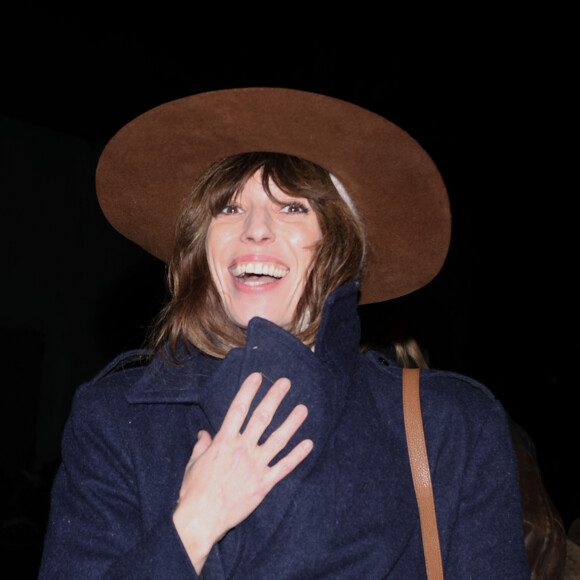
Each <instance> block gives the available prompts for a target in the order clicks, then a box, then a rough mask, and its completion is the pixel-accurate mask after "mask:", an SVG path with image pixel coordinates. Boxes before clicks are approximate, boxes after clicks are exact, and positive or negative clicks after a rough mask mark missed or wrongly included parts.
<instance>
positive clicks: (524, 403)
mask: <svg viewBox="0 0 580 580" xmlns="http://www.w3.org/2000/svg"><path fill="white" fill-rule="evenodd" d="M351 8H352V7H351ZM411 8H412V10H410V14H407V15H395V14H393V12H392V11H387V12H384V13H382V14H377V13H375V12H374V11H373V10H370V9H368V10H364V11H363V9H362V7H361V8H360V10H359V12H358V13H355V14H352V13H344V14H341V13H340V11H338V10H337V9H335V10H334V11H333V13H332V14H323V13H320V14H318V15H314V14H312V13H311V12H310V10H308V8H307V7H302V6H299V5H294V6H285V7H284V8H272V9H268V10H266V9H258V8H251V9H250V8H249V7H245V8H244V9H243V10H239V11H238V12H234V11H232V9H231V8H227V9H226V8H225V7H220V8H219V9H218V10H215V11H211V10H209V9H207V8H203V9H202V8H199V7H195V8H191V9H190V11H189V12H184V11H183V10H181V9H178V8H177V7H172V6H169V5H168V6H164V7H162V8H161V9H162V12H159V7H158V9H157V11H153V10H151V11H150V13H145V14H144V13H143V9H141V11H140V12H133V13H129V12H127V13H126V14H119V13H118V7H116V8H115V9H111V8H105V7H104V6H101V5H100V6H93V7H90V8H87V9H86V12H85V13H83V14H76V13H74V12H71V11H67V12H64V11H62V12H60V11H59V10H58V9H55V8H54V7H53V6H51V7H43V8H34V7H31V6H28V5H25V6H24V8H23V9H22V10H21V11H20V13H18V14H15V13H10V14H8V13H5V17H4V19H3V22H2V24H1V26H2V29H3V31H2V35H1V39H0V42H1V45H0V48H1V50H2V53H1V54H2V71H1V79H0V83H1V87H2V88H1V91H0V92H1V101H0V102H1V109H0V138H1V139H0V142H1V147H2V154H1V166H0V167H1V171H0V187H1V196H2V197H1V199H2V210H3V211H2V228H1V232H0V235H1V236H2V238H1V240H0V241H1V244H2V249H3V259H2V262H1V275H2V278H1V280H2V293H1V295H0V297H1V300H0V308H1V310H0V329H1V334H0V336H1V340H2V344H1V349H0V352H2V357H3V369H4V381H3V391H2V393H3V403H2V405H1V407H0V409H1V410H0V413H1V428H2V496H3V502H2V530H1V533H2V543H3V551H4V554H5V555H6V556H8V557H9V558H11V559H15V560H17V561H18V565H19V567H20V568H21V571H22V574H23V575H25V574H27V573H29V574H30V576H31V577H34V575H35V570H36V566H37V563H38V555H39V553H40V547H41V542H42V536H43V532H44V524H45V518H46V511H47V507H48V491H49V488H50V483H51V481H52V476H53V474H54V469H55V466H56V465H57V463H58V454H59V450H58V447H59V440H60V434H61V431H62V427H63V423H64V421H65V419H66V416H67V413H68V410H69V405H70V399H71V396H72V394H73V392H74V390H75V388H76V387H77V386H78V384H80V383H81V382H82V381H84V380H87V379H88V378H90V377H91V376H92V375H93V374H94V373H95V372H97V371H98V370H99V369H100V368H101V367H102V366H103V365H104V364H105V363H106V362H107V361H108V360H109V359H110V358H111V357H113V356H114V355H116V354H117V353H119V352H122V351H123V350H125V349H127V348H132V347H138V346H140V344H141V342H142V340H143V338H144V336H145V331H146V327H147V324H148V323H149V321H150V320H151V317H152V316H153V315H154V314H155V312H156V311H157V310H158V308H159V306H160V304H161V303H162V301H163V298H164V290H163V276H164V270H163V265H162V264H160V263H158V262H157V261H156V260H155V259H153V258H151V257H149V256H148V255H147V254H145V253H144V252H143V251H142V250H140V249H139V248H137V247H135V246H134V245H133V244H131V243H130V242H128V241H126V240H125V239H124V238H122V237H121V236H120V235H119V234H117V233H116V232H115V231H114V230H113V229H112V228H111V227H110V226H109V225H108V224H107V222H106V221H105V219H104V218H103V216H102V214H101V213H100V210H99V208H98V204H97V201H96V198H95V194H94V182H93V179H94V169H95V165H96V162H97V159H98V155H99V152H100V150H101V149H102V147H103V146H104V144H105V143H106V141H107V140H108V139H109V138H110V137H111V136H112V135H113V134H114V133H115V132H116V131H117V130H118V129H119V128H120V127H121V126H122V125H124V124H125V123H126V122H128V121H129V120H131V119H132V118H134V117H135V116H137V115H138V114H140V113H142V112H144V111H146V110H148V109H149V108H151V107H153V106H156V105H158V104H161V103H163V102H165V101H168V100H171V99H174V98H179V97H183V96H186V95H189V94H193V93H196V92H201V91H205V90H212V89H221V88H231V87H234V86H266V85H268V86H283V87H290V88H297V89H304V90H311V91H315V92H320V93H324V94H328V95H331V96H335V97H339V98H344V99H347V100H351V101H353V102H355V103H357V104H359V105H362V106H365V107H367V108H369V109H371V110H373V111H375V112H377V113H379V114H382V115H384V116H386V117H387V118H389V119H390V120H392V121H393V122H395V123H397V124H398V125H399V126H401V127H402V128H403V129H405V130H406V131H408V132H409V133H410V134H411V135H412V136H413V137H415V138H416V139H417V140H418V141H419V142H420V143H421V144H422V145H423V147H424V148H425V149H426V150H427V151H428V152H429V154H430V155H431V156H432V157H433V159H434V160H435V162H436V163H437V165H438V166H439V168H440V170H441V173H442V174H443V177H444V179H445V181H446V183H447V186H448V190H449V195H450V198H451V206H452V211H453V216H454V230H453V239H452V244H451V249H450V253H449V257H448V260H447V262H446V264H445V266H444V268H443V270H442V272H441V274H440V275H439V276H438V277H437V278H436V279H435V281H434V282H432V283H431V284H430V285H428V286H427V287H426V288H424V289H422V290H420V291H419V292H416V293H415V294H413V295H411V296H409V297H405V298H401V299H398V300H395V301H393V302H392V303H389V304H385V305H375V306H369V307H363V308H361V315H362V319H363V329H364V332H365V336H366V337H367V338H369V339H371V338H375V337H379V338H381V337H383V336H387V335H388V334H389V333H390V332H391V331H392V329H393V328H399V327H401V326H404V327H405V328H406V330H408V331H409V332H411V333H412V334H413V335H414V336H415V337H416V338H417V339H418V340H419V342H420V344H421V346H422V347H423V348H424V349H425V351H426V353H427V354H428V356H429V360H430V363H431V365H432V366H435V367H440V368H446V369H449V370H454V371H459V372H463V373H466V374H468V375H471V376H473V377H475V378H477V379H479V380H481V381H482V382H484V383H485V384H487V385H488V386H489V387H490V388H491V390H492V391H493V392H494V393H495V395H496V396H497V397H498V398H499V399H500V400H501V401H502V402H503V404H504V406H505V407H506V409H507V411H508V413H509V414H510V415H511V416H512V417H513V418H514V419H515V420H516V421H517V422H518V423H519V424H520V425H521V426H522V427H523V428H524V429H525V430H526V431H527V432H528V433H529V434H530V435H531V437H532V439H533V441H534V443H535V445H536V448H537V451H538V459H539V463H540V466H541V469H542V473H543V477H544V482H545V484H546V487H547V488H548V490H549V492H550V493H551V495H552V498H553V500H554V502H555V503H556V506H557V507H558V509H559V510H560V512H561V514H562V516H563V518H564V521H565V524H566V525H569V524H570V522H571V521H572V520H573V519H574V518H576V517H578V516H579V515H580V498H579V495H580V494H579V493H578V490H577V487H576V486H575V485H574V483H573V481H574V475H575V473H576V471H577V464H578V460H577V456H578V453H577V447H578V435H577V433H578V428H577V423H576V421H577V417H578V404H577V396H576V393H577V391H578V382H577V380H576V375H575V363H576V361H577V352H578V347H579V341H578V337H577V325H578V309H577V305H576V293H577V292H576V280H575V270H576V268H577V257H576V256H577V242H576V239H575V230H574V222H575V221H576V220H575V219H574V217H575V216H574V212H575V211H576V207H575V203H574V202H575V199H574V198H575V197H576V195H577V184H576V182H575V180H574V181H572V178H571V177H570V175H571V172H570V171H569V167H570V166H571V165H572V163H577V162H576V159H575V158H573V155H572V151H573V148H575V145H576V143H575V138H576V132H575V129H574V128H573V125H574V117H573V114H574V113H575V111H574V110H573V109H572V102H573V100H574V99H573V97H574V92H573V90H574V89H573V77H574V76H575V75H576V74H577V70H576V69H577V66H576V63H575V60H574V53H573V49H574V48H575V46H574V43H573V38H572V37H571V36H570V32H569V30H568V22H570V20H571V16H570V15H569V14H567V13H565V12H559V11H558V9H557V8H553V9H551V11H550V12H549V13H546V12H542V11H539V10H538V12H530V11H529V9H528V12H526V13H525V14H523V13H519V12H516V11H514V12H513V13H508V12H506V9H505V8H504V9H502V10H501V11H499V10H498V11H494V10H493V9H492V8H490V7H488V8H487V9H486V10H487V11H483V10H482V11H477V10H476V9H474V10H473V12H472V13H470V14H468V13H466V12H457V11H456V12H453V13H449V14H443V13H441V12H440V11H439V12H437V13H426V12H425V11H424V10H420V9H419V8H415V7H411ZM22 577H24V576H22Z"/></svg>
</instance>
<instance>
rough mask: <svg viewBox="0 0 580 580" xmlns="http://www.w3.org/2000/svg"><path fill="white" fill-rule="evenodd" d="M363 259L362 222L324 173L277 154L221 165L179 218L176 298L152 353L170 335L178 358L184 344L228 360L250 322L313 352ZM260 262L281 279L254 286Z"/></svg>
mask: <svg viewBox="0 0 580 580" xmlns="http://www.w3.org/2000/svg"><path fill="white" fill-rule="evenodd" d="M291 210H292V211H291ZM363 257H364V233H363V229H362V225H361V223H360V221H359V220H358V218H357V217H356V216H355V214H354V213H353V212H352V210H351V209H350V207H349V206H348V204H347V203H346V202H345V201H344V200H343V198H342V197H341V195H340V194H339V192H338V191H337V189H336V187H335V185H334V183H333V181H332V180H331V178H330V176H329V174H328V172H327V171H326V170H324V169H322V168H321V167H319V166H317V165H316V164H314V163H311V162H308V161H305V160H302V159H298V158H296V157H293V156H288V155H281V154H272V153H251V154H241V155H236V156H232V157H228V158H226V159H223V160H220V161H219V162H218V163H216V164H214V165H212V166H211V167H210V168H209V169H208V170H207V171H206V172H205V173H204V175H203V176H202V178H201V179H200V180H199V182H198V183H197V185H196V187H195V188H194V190H193V193H192V194H191V196H190V197H189V198H188V200H187V201H186V203H185V204H184V207H183V211H182V213H181V217H180V218H179V220H178V222H177V226H176V243H175V252H174V257H173V259H172V260H171V262H170V264H169V274H170V279H171V288H172V290H173V292H172V299H171V301H170V302H169V304H168V305H167V307H166V308H165V310H164V311H163V312H162V314H161V318H160V321H159V325H158V328H157V332H156V338H155V340H154V344H153V348H154V349H156V348H158V347H160V346H161V345H162V344H163V343H164V342H165V340H166V339H167V338H169V339H170V341H171V345H172V351H173V353H174V355H175V356H176V353H177V342H178V340H182V339H185V340H186V341H189V342H191V343H192V344H194V345H195V346H197V347H198V348H199V349H200V350H202V351H203V352H206V353H207V354H210V355H213V356H218V357H223V356H225V355H226V354H227V352H229V350H230V349H231V348H233V347H236V346H243V345H244V344H245V340H246V332H245V328H246V327H247V324H248V322H249V320H250V319H251V318H252V317H253V316H262V317H263V318H266V319H268V320H271V321H272V322H274V323H276V324H278V325H279V326H282V327H285V328H288V329H289V330H290V331H291V332H293V333H294V334H296V336H298V337H299V338H300V339H301V340H302V341H303V342H304V343H305V344H307V345H308V346H311V345H312V344H313V343H314V340H315V338H316V333H317V331H318V326H319V325H320V319H321V316H322V306H323V305H324V302H325V300H326V298H327V296H328V295H329V294H330V292H331V291H332V290H334V289H335V288H338V287H339V286H341V285H343V284H345V283H347V282H352V281H354V280H355V279H356V278H357V277H358V276H359V275H360V273H361V269H362V265H363ZM313 263H316V264H317V268H315V269H314V268H312V264H313ZM263 264H267V265H268V266H267V267H268V269H269V270H270V271H271V273H272V277H273V278H275V281H274V280H269V283H268V284H263V281H262V280H259V281H256V278H257V275H259V276H260V278H262V277H263V276H264V271H263V268H264V266H263ZM250 270H251V272H250ZM258 270H261V272H259V271H258ZM250 273H251V274H254V276H253V279H252V278H251V277H250V276H249V274H250ZM242 274H243V278H242V277H241V275H242ZM256 282H259V283H258V284H256Z"/></svg>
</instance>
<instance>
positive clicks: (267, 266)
mask: <svg viewBox="0 0 580 580" xmlns="http://www.w3.org/2000/svg"><path fill="white" fill-rule="evenodd" d="M230 272H231V273H232V275H233V276H235V277H238V276H243V275H244V274H257V275H260V276H272V277H273V278H282V277H284V276H286V274H287V273H288V268H284V267H283V266H279V265H278V264H272V263H269V262H247V263H239V264H236V265H235V266H232V267H231V268H230Z"/></svg>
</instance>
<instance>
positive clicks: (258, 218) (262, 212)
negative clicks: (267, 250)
mask: <svg viewBox="0 0 580 580" xmlns="http://www.w3.org/2000/svg"><path fill="white" fill-rule="evenodd" d="M275 237H276V236H275V234H274V230H273V227H272V218H271V216H270V215H269V213H268V210H267V209H266V208H253V209H252V210H251V211H249V212H248V214H247V216H246V220H245V222H244V229H243V232H242V240H243V241H245V242H253V243H255V244H264V243H269V242H273V241H274V239H275Z"/></svg>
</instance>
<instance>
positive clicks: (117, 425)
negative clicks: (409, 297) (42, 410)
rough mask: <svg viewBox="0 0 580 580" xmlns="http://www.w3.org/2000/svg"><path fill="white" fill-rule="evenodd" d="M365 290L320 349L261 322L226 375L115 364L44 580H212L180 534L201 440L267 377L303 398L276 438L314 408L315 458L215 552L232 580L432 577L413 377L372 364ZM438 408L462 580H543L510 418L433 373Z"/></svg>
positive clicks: (91, 399) (85, 406)
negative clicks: (409, 382)
mask: <svg viewBox="0 0 580 580" xmlns="http://www.w3.org/2000/svg"><path fill="white" fill-rule="evenodd" d="M356 299H357V287H356V286H355V285H350V286H345V287H343V288H340V289H339V290H337V291H336V292H334V293H333V294H332V295H331V297H330V298H329V300H328V302H327V304H326V306H325V311H324V316H323V321H322V325H321V328H320V331H319V334H318V337H317V341H316V348H315V349H314V351H312V350H311V349H309V348H307V347H305V346H304V345H303V344H302V343H301V342H300V341H298V340H297V339H296V338H295V337H294V336H292V335H291V334H289V333H288V332H286V331H285V330H283V329H281V328H280V327H278V326H276V325H274V324H272V323H270V322H268V321H266V320H263V319H260V318H255V319H253V320H252V321H251V322H250V325H249V328H248V340H247V346H246V348H243V349H241V348H240V349H234V350H232V351H231V352H230V353H229V355H228V356H227V357H226V358H225V359H224V360H216V359H213V358H210V357H207V356H205V355H203V354H201V353H199V352H197V351H194V352H193V353H191V354H190V355H189V356H188V357H187V359H186V360H185V362H184V364H183V365H182V366H179V367H178V366H175V365H170V364H167V363H166V362H164V359H163V357H161V356H158V357H157V358H156V359H154V361H153V362H152V363H151V364H150V365H148V366H145V367H137V368H135V367H131V365H127V362H128V361H130V360H131V356H124V357H121V359H119V360H117V361H115V362H114V363H113V364H112V365H111V366H109V367H108V368H107V369H105V371H103V372H102V373H101V374H100V375H99V376H97V377H96V378H95V379H94V380H92V381H90V382H89V383H87V384H85V385H83V386H81V387H80V388H79V390H78V392H77V393H76V396H75V400H74V405H73V409H72V412H71V416H70V418H69V421H68V424H67V427H66V430H65V434H64V437H63V443H62V454H63V461H62V466H61V468H60V470H59V473H58V475H57V478H56V480H55V484H54V488H53V493H52V507H51V516H50V522H49V529H48V532H47V536H46V542H45V549H44V555H43V561H42V567H41V572H40V578H42V579H45V578H58V579H60V580H62V579H64V578H79V579H83V580H86V579H90V578H110V579H112V578H115V579H123V580H127V579H131V578H135V579H140V580H142V579H146V578H162V579H165V578H167V579H181V578H184V579H185V578H197V575H196V573H195V570H194V568H193V566H192V565H191V563H190V561H189V559H188V556H187V554H186V551H185V549H184V547H183V545H182V544H181V541H180V539H179V536H178V534H177V532H176V530H175V528H174V525H173V520H172V513H173V511H174V509H175V506H176V501H177V498H178V494H179V489H180V485H181V481H182V478H183V473H184V469H185V466H186V463H187V461H188V460H189V457H190V455H191V452H192V449H193V446H194V444H195V442H196V438H197V432H198V431H199V430H200V429H206V430H208V431H209V432H210V433H211V434H212V435H213V434H215V433H216V431H217V430H218V429H219V427H220V425H221V422H222V420H223V418H224V416H225V413H226V410H227V408H228V406H229V404H230V402H231V401H232V399H233V397H234V395H235V393H236V392H237V390H238V388H239V386H240V384H241V382H242V381H243V379H245V378H246V377H247V376H248V375H249V374H250V373H252V372H254V371H259V372H261V373H262V374H263V377H264V381H263V384H262V387H261V389H260V392H259V393H258V396H257V399H259V398H261V396H262V395H263V394H264V392H265V391H266V390H267V389H268V388H269V386H270V385H271V384H272V382H273V381H275V380H276V379H278V378H280V377H288V378H289V379H290V380H291V382H292V388H291V389H290V392H289V393H288V395H287V396H286V399H285V400H284V401H283V403H282V405H281V407H280V409H279V410H278V413H277V414H276V417H275V420H274V422H273V424H272V425H271V426H270V427H269V428H268V430H267V432H266V434H265V435H266V436H267V435H268V434H269V433H270V432H271V431H272V430H273V429H275V428H276V427H277V426H278V425H279V424H280V422H281V420H283V419H284V418H285V417H286V416H287V414H288V413H289V412H290V410H291V409H292V408H293V407H294V406H295V405H296V404H298V403H304V404H305V405H306V406H307V407H308V409H309V415H308V418H307V420H306V422H305V423H304V425H303V426H302V427H301V428H300V430H299V431H298V433H297V434H296V435H295V436H294V438H293V440H292V441H291V442H290V444H289V446H288V448H292V447H293V445H294V444H295V443H297V442H298V441H299V440H302V439H303V438H311V439H312V440H313V441H314V449H313V451H312V452H311V454H310V455H309V456H308V457H307V458H306V459H305V460H304V461H303V462H302V463H301V464H300V465H299V466H298V467H297V468H296V470H295V471H294V472H292V473H291V474H290V475H289V476H288V477H286V478H285V479H284V480H282V481H281V482H280V483H279V484H278V485H277V486H276V487H275V488H274V489H273V490H272V491H271V493H270V494H269V495H268V496H267V497H266V499H265V500H264V502H263V503H262V504H261V505H260V506H259V507H258V508H257V509H256V510H255V511H254V512H253V513H252V515H250V517H248V518H247V519H246V520H245V521H244V522H242V523H241V524H240V525H239V526H238V527H237V528H235V529H233V530H232V531H231V532H229V533H228V534H227V535H226V536H225V538H224V539H223V540H222V541H221V542H219V544H217V545H215V546H214V548H213V550H212V552H211V553H210V556H209V558H208V560H207V563H206V565H205V568H204V570H203V579H204V580H214V579H215V580H217V579H220V580H222V579H226V578H228V579H257V580H262V579H265V580H267V579H275V580H285V579H300V580H305V579H306V580H311V579H312V580H314V579H330V578H333V579H339V578H340V579H363V578H364V579H375V578H389V579H393V580H394V579H401V580H420V579H422V578H426V573H425V562H424V558H423V551H422V543H421V531H420V525H419V514H418V510H417V503H416V499H415V495H414V491H413V483H412V478H411V471H410V467H409V460H408V455H407V447H406V440H405V431H404V423H403V407H402V396H401V369H400V368H398V367H397V366H395V365H394V364H392V363H389V362H388V361H386V360H384V359H383V358H382V356H381V355H380V354H378V353H373V352H370V353H366V354H361V353H360V352H359V350H358V341H359V321H358V317H357V315H356ZM421 404H422V409H423V417H424V424H425V432H426V439H427V450H428V454H429V460H430V464H431V469H432V478H433V484H434V489H435V504H436V509H437V516H438V526H439V533H440V539H441V545H442V555H443V565H444V569H445V574H446V576H445V577H446V579H447V580H452V579H457V580H466V579H476V578H480V579H486V580H490V579H493V580H497V579H502V580H506V579H524V578H529V572H528V565H527V558H526V552H525V545H524V540H523V532H522V513H521V505H520V497H519V488H518V475H517V464H516V461H515V457H514V453H513V450H512V447H511V443H510V437H509V433H508V427H507V421H506V417H505V413H504V411H503V409H502V407H501V406H500V404H499V403H498V402H497V401H496V400H495V399H494V398H493V396H492V395H491V394H490V392H489V391H488V390H487V389H485V388H484V387H483V386H481V385H480V384H478V383H476V382H474V381H472V380H470V379H468V378H465V377H462V376H458V375H455V374H450V373H446V372H441V371H432V370H430V371H424V372H422V373H421Z"/></svg>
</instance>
